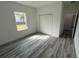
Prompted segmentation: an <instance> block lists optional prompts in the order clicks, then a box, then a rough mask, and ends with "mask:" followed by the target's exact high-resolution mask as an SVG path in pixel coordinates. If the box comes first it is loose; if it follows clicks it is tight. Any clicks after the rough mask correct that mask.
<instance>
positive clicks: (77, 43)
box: [74, 17, 79, 58]
mask: <svg viewBox="0 0 79 59" xmlns="http://www.w3.org/2000/svg"><path fill="white" fill-rule="evenodd" d="M74 43H75V50H76V56H77V57H78V58H79V17H78V22H77V28H76V32H75V37H74Z"/></svg>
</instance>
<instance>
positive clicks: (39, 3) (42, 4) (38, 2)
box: [16, 1, 56, 8]
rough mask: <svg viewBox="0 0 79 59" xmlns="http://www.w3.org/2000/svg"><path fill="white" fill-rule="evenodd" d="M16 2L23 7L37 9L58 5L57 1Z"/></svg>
mask: <svg viewBox="0 0 79 59" xmlns="http://www.w3.org/2000/svg"><path fill="white" fill-rule="evenodd" d="M16 2H17V3H20V4H23V5H28V6H31V7H35V8H38V7H41V6H45V5H48V4H52V3H56V1H16Z"/></svg>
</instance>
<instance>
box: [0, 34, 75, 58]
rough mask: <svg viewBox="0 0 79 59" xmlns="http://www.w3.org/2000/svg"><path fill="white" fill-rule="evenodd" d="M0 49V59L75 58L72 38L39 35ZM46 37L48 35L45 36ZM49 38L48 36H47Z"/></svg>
mask: <svg viewBox="0 0 79 59" xmlns="http://www.w3.org/2000/svg"><path fill="white" fill-rule="evenodd" d="M34 36H35V35H33V36H31V37H28V38H25V39H23V40H21V41H18V42H14V43H12V44H10V45H7V46H4V47H0V58H56V57H57V58H75V57H76V54H75V48H74V42H73V40H72V39H71V38H55V37H52V36H49V38H47V39H44V37H43V38H41V37H42V34H40V35H39V34H38V36H36V37H34ZM44 36H46V35H44ZM47 36H48V35H47ZM33 37H34V38H33Z"/></svg>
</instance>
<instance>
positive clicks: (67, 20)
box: [63, 12, 78, 38]
mask: <svg viewBox="0 0 79 59" xmlns="http://www.w3.org/2000/svg"><path fill="white" fill-rule="evenodd" d="M77 20H78V12H77V13H75V14H73V13H67V14H65V15H64V29H63V35H64V37H71V38H74V35H75V29H76V24H77Z"/></svg>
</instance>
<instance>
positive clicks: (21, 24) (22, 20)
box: [14, 12, 28, 31]
mask: <svg viewBox="0 0 79 59" xmlns="http://www.w3.org/2000/svg"><path fill="white" fill-rule="evenodd" d="M14 16H15V21H16V28H17V31H22V30H27V29H28V27H27V19H26V14H25V13H23V12H14Z"/></svg>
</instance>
